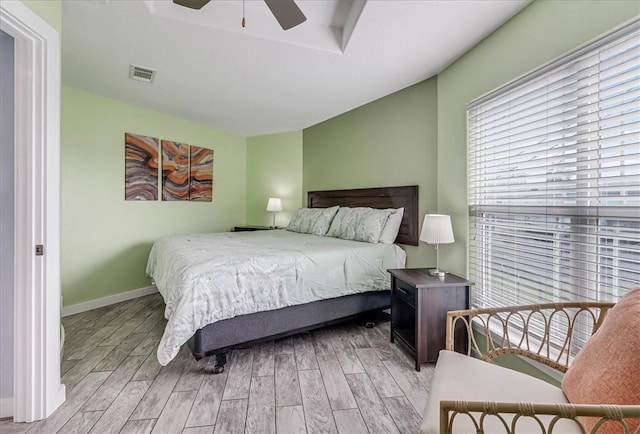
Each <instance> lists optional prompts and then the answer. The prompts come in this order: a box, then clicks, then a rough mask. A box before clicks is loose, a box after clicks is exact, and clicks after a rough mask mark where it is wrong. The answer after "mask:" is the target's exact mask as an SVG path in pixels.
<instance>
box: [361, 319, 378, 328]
mask: <svg viewBox="0 0 640 434" xmlns="http://www.w3.org/2000/svg"><path fill="white" fill-rule="evenodd" d="M375 325H376V323H374V322H373V321H369V322H366V323H365V324H364V326H365V327H366V328H368V329H372V328H374V327H375Z"/></svg>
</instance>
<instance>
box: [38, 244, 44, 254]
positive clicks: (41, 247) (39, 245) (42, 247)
mask: <svg viewBox="0 0 640 434" xmlns="http://www.w3.org/2000/svg"><path fill="white" fill-rule="evenodd" d="M43 255H44V246H43V245H42V244H36V256H43Z"/></svg>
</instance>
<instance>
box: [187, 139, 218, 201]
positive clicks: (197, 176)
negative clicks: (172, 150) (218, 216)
mask: <svg viewBox="0 0 640 434" xmlns="http://www.w3.org/2000/svg"><path fill="white" fill-rule="evenodd" d="M189 154H190V157H191V160H190V161H191V168H190V170H189V172H190V173H189V200H191V201H196V202H211V201H212V199H213V149H206V148H201V147H199V146H190V147H189Z"/></svg>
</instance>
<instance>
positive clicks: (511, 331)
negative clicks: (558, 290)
mask: <svg viewBox="0 0 640 434" xmlns="http://www.w3.org/2000/svg"><path fill="white" fill-rule="evenodd" d="M613 306H614V303H601V302H562V303H546V304H530V305H523V306H507V307H498V308H484V309H467V310H454V311H449V312H448V313H447V324H446V333H447V336H446V349H447V350H450V351H453V348H454V341H455V339H454V338H455V336H454V335H455V333H456V328H457V329H458V331H460V330H466V331H467V339H468V345H467V348H468V350H467V355H470V354H471V351H472V350H475V351H476V352H477V353H478V354H479V355H480V356H481V358H482V359H483V360H485V361H487V362H489V361H491V360H493V359H495V358H496V357H498V356H501V355H506V354H515V355H521V356H526V357H529V358H530V359H533V360H536V361H537V362H540V363H543V364H545V365H547V366H550V367H552V368H554V369H556V370H558V371H560V372H566V370H567V367H568V366H569V362H570V360H571V356H572V354H573V353H575V351H576V348H575V347H572V345H573V344H574V342H573V340H574V332H575V327H574V326H575V325H576V321H580V322H581V327H582V328H583V329H584V328H585V327H586V328H587V329H590V330H589V333H590V334H589V336H590V335H591V334H593V333H594V332H595V331H596V330H597V329H598V327H600V325H601V324H602V321H604V318H605V316H606V314H607V312H608V311H609V309H611V308H612V307H613ZM460 322H461V323H462V325H463V326H461V324H460ZM472 325H475V327H476V328H479V331H480V332H481V333H482V334H484V343H483V345H479V343H478V341H477V339H476V336H475V335H474V334H473V327H472Z"/></svg>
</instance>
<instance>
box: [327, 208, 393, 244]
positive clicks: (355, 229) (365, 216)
mask: <svg viewBox="0 0 640 434" xmlns="http://www.w3.org/2000/svg"><path fill="white" fill-rule="evenodd" d="M390 214H391V210H386V209H373V208H364V207H358V208H344V207H341V208H340V209H339V210H338V213H337V214H336V216H335V218H334V219H333V222H332V223H331V227H330V228H329V232H327V236H328V237H335V238H342V239H345V240H353V241H364V242H367V243H377V242H378V240H380V235H381V234H382V229H384V225H385V224H386V223H387V220H388V219H389V215H390Z"/></svg>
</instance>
